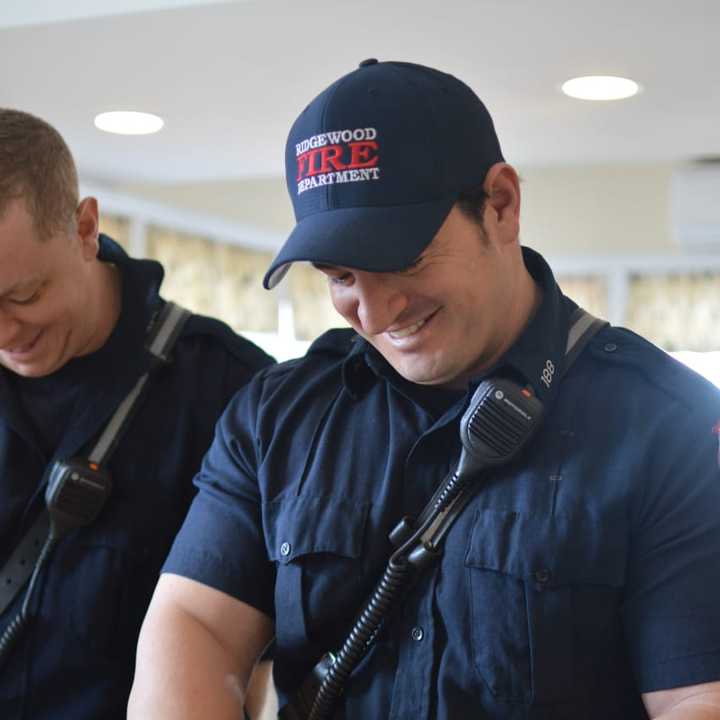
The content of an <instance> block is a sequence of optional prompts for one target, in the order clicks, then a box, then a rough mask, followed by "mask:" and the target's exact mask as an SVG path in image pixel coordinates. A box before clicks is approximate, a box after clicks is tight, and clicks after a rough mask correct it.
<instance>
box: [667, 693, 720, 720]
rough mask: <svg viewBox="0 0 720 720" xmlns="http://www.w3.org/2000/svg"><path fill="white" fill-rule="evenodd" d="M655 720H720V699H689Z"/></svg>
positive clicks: (714, 697)
mask: <svg viewBox="0 0 720 720" xmlns="http://www.w3.org/2000/svg"><path fill="white" fill-rule="evenodd" d="M653 720H720V698H718V697H716V696H713V697H709V698H702V697H696V698H688V699H687V700H685V701H683V702H680V703H678V704H677V705H675V707H673V708H672V709H670V710H668V711H666V712H664V713H663V714H662V715H657V716H655V717H654V718H653Z"/></svg>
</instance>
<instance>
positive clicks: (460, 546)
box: [164, 250, 720, 720]
mask: <svg viewBox="0 0 720 720" xmlns="http://www.w3.org/2000/svg"><path fill="white" fill-rule="evenodd" d="M525 258H526V263H527V265H528V267H529V269H530V271H531V272H532V274H533V275H534V276H535V277H536V279H537V280H538V281H539V282H540V283H541V285H542V287H543V289H544V299H543V303H542V305H541V307H540V308H539V310H538V312H537V313H536V315H535V316H534V318H533V319H532V320H531V322H530V323H529V325H528V326H527V328H526V330H525V331H524V333H523V334H522V335H521V337H520V338H519V339H518V341H517V343H516V344H515V345H514V346H513V347H512V348H511V349H510V350H509V352H508V353H507V355H506V356H505V357H504V358H503V359H502V360H501V361H500V362H499V363H498V365H497V367H496V368H494V369H493V370H492V373H488V374H494V373H496V374H510V375H513V376H515V377H518V376H520V377H522V378H524V379H525V380H526V381H527V382H529V383H530V384H531V385H532V386H533V388H534V389H535V391H536V392H537V394H538V396H539V397H540V399H541V400H542V401H543V403H544V405H545V409H546V417H545V420H544V424H543V426H542V428H541V430H540V432H539V433H538V434H537V435H536V436H535V437H534V439H533V440H532V441H531V444H530V446H529V448H528V450H527V452H526V453H524V454H523V455H522V456H521V457H519V458H517V459H516V460H515V461H513V463H512V464H511V465H509V466H507V467H504V468H502V469H500V470H498V471H497V472H496V473H495V474H494V475H493V477H492V478H491V479H490V480H489V481H488V482H486V483H485V484H484V486H483V488H482V490H481V491H480V492H479V494H478V495H477V496H476V497H475V498H474V499H473V500H472V501H471V502H470V504H469V505H468V507H467V508H466V509H465V511H464V513H463V514H462V516H461V517H460V518H459V519H458V520H457V522H456V523H455V525H453V527H452V529H451V531H450V532H449V534H448V537H447V542H446V549H445V554H444V556H443V558H442V560H441V562H439V563H438V564H437V565H436V566H435V567H432V568H431V569H430V570H428V571H427V572H426V574H425V575H424V576H423V577H422V579H421V580H420V582H419V583H418V585H417V586H416V587H415V589H414V590H413V592H412V593H411V595H410V596H409V597H408V598H407V599H406V600H405V601H404V602H403V603H402V607H401V608H400V609H399V611H398V612H397V613H396V614H395V615H394V616H393V619H392V621H391V622H390V623H389V624H388V625H387V626H386V627H385V628H384V629H383V630H382V632H381V633H380V635H379V638H378V642H377V643H376V645H375V646H374V647H373V648H372V650H371V651H370V653H369V655H368V656H367V658H366V659H365V660H364V661H363V662H362V664H361V665H360V666H359V667H358V668H357V670H356V671H355V673H354V674H353V676H352V678H351V681H350V684H349V686H348V688H347V690H346V693H345V695H344V696H343V698H342V699H341V701H340V704H339V706H338V708H337V712H336V714H335V715H333V717H335V718H348V719H352V720H361V719H362V720H367V718H390V719H391V720H399V719H400V718H402V719H403V720H405V719H407V718H411V717H412V718H417V720H421V719H422V720H426V719H430V718H433V719H434V718H437V719H438V720H463V719H465V720H484V719H486V718H487V719H492V720H515V719H520V718H532V719H534V720H536V719H538V718H540V719H544V720H563V719H568V720H570V719H572V720H578V718H583V720H586V719H591V720H593V719H597V720H600V719H602V720H607V718H623V719H624V720H628V719H633V720H634V719H638V720H639V719H640V718H646V717H647V715H646V713H645V710H644V707H643V705H642V702H641V697H640V693H642V692H648V691H653V690H658V689H662V688H670V687H675V686H683V685H690V684H695V683H701V682H705V681H710V680H717V679H720V603H718V601H717V599H718V597H719V596H720V511H719V508H720V469H719V468H718V460H717V438H716V437H714V435H713V433H712V427H713V425H714V424H715V422H717V420H718V418H720V393H719V392H718V390H717V389H716V388H714V387H713V386H711V385H710V384H709V383H707V382H705V381H704V380H703V379H701V378H700V377H699V376H697V375H696V374H694V373H693V372H691V371H690V370H688V369H687V368H685V367H684V366H682V365H680V364H679V363H677V362H676V361H674V360H673V359H672V358H670V357H669V356H668V355H666V354H665V353H663V352H662V351H660V350H658V349H657V348H655V347H654V346H652V345H651V344H649V343H648V342H646V341H645V340H643V339H642V338H640V337H638V336H637V335H635V334H633V333H631V332H629V331H627V330H624V329H620V328H612V327H608V328H606V329H604V330H602V331H601V332H600V333H599V334H598V335H597V336H596V337H595V338H594V340H593V341H592V342H591V343H590V345H589V346H588V347H587V348H586V350H585V351H584V352H583V353H582V354H581V355H580V357H579V358H578V359H577V361H576V363H575V364H574V365H573V366H572V368H570V370H569V372H568V374H567V375H566V376H565V377H564V379H563V380H562V381H559V380H558V378H559V376H560V371H559V368H560V366H561V363H562V357H563V354H564V349H565V343H566V337H567V327H568V319H569V317H570V314H571V312H572V311H573V309H574V308H575V305H574V303H572V301H570V300H568V299H567V298H565V297H564V296H562V294H561V293H560V291H559V289H558V288H557V286H556V284H555V281H554V280H553V277H552V274H551V272H550V269H549V268H548V267H547V265H546V264H545V263H544V261H543V260H542V258H541V257H540V256H539V255H537V254H535V253H533V252H531V251H529V250H526V251H525ZM479 311H480V312H481V309H479ZM548 363H550V364H551V365H552V367H554V368H555V372H554V374H553V378H554V380H553V381H552V382H551V383H550V387H549V388H548V387H545V385H544V384H543V383H542V381H541V380H540V378H541V376H542V373H543V370H544V369H546V368H548V367H550V365H549V364H548ZM546 377H547V376H546ZM479 380H480V378H478V379H476V380H475V381H474V382H473V383H472V386H471V388H470V389H469V392H468V395H469V393H471V392H472V390H473V388H474V386H475V385H476V384H477V382H479ZM423 397H424V394H423V390H422V388H419V387H411V386H410V384H409V383H406V382H405V381H402V379H401V378H399V377H398V376H397V374H396V373H394V371H392V370H391V369H390V368H389V367H388V366H387V364H386V363H385V361H384V360H383V359H382V358H381V357H380V356H379V355H378V353H377V352H376V351H374V350H373V349H372V348H371V347H369V346H368V345H367V344H366V343H365V342H364V341H362V340H360V339H358V338H357V337H356V336H353V334H352V332H351V331H344V330H343V331H332V332H330V333H329V334H326V335H325V336H323V337H322V338H320V339H319V340H318V341H317V342H316V343H315V345H314V346H313V348H311V350H310V352H309V353H308V354H307V356H306V357H305V358H303V359H299V360H295V361H291V362H289V363H283V364H280V365H277V366H275V367H272V368H268V369H266V370H263V371H262V372H261V373H259V375H258V376H257V377H256V378H255V379H254V380H253V381H252V382H251V383H250V384H249V385H248V386H247V388H246V389H245V390H244V391H243V392H241V393H240V394H239V395H238V396H237V397H236V398H235V399H234V400H233V401H232V403H231V404H230V405H229V407H228V409H227V411H226V412H225V414H224V416H223V418H222V420H221V422H220V423H219V425H218V428H217V433H216V437H215V440H214V443H213V445H212V447H211V449H210V451H209V452H208V454H207V456H206V458H205V460H204V462H203V468H202V471H201V472H200V474H199V475H198V477H197V479H196V483H197V485H198V487H199V489H200V491H199V493H198V495H197V497H196V498H195V500H194V502H193V504H192V507H191V510H190V512H189V514H188V517H187V519H186V521H185V523H184V525H183V528H182V530H181V531H180V533H179V535H178V537H177V539H176V541H175V544H174V546H173V549H172V551H171V553H170V555H169V558H168V561H167V563H166V565H165V568H164V569H165V571H171V572H174V573H179V574H182V575H186V576H189V577H192V578H195V579H197V580H199V581H201V582H204V583H206V584H208V585H211V586H213V587H216V588H218V589H220V590H222V591H224V592H226V593H229V594H231V595H233V596H235V597H237V598H239V599H241V600H243V601H244V602H246V603H249V604H251V605H253V606H255V607H257V608H259V609H260V610H261V611H263V612H264V613H266V614H267V615H268V616H270V617H272V618H274V620H275V626H276V633H277V637H276V647H275V656H274V657H275V679H276V683H277V686H278V689H279V692H280V695H281V702H283V701H284V698H285V697H287V696H288V694H290V693H292V692H293V691H294V690H295V689H296V688H297V687H298V685H299V683H300V682H301V681H302V679H303V678H304V677H305V676H306V674H307V673H308V672H309V671H310V669H311V668H312V666H313V665H314V663H315V662H316V661H317V660H318V658H319V657H320V656H321V655H322V654H323V653H324V652H325V651H327V650H329V649H337V648H338V647H339V645H340V643H341V642H342V640H343V639H344V637H345V635H346V633H347V632H348V629H349V627H350V626H351V623H352V622H353V620H354V618H355V615H356V612H357V611H358V609H359V607H360V604H361V602H362V600H363V599H364V598H366V597H367V596H368V594H369V593H370V591H371V589H372V588H373V587H374V584H375V582H376V581H377V579H378V578H379V577H380V575H381V573H382V570H383V568H384V565H385V561H386V558H387V557H388V555H389V553H390V551H391V547H390V544H389V542H388V540H387V537H388V533H389V531H390V530H391V528H392V527H393V526H394V525H395V524H396V523H397V521H398V520H399V518H400V517H401V516H403V515H404V514H410V515H415V514H417V513H418V512H419V511H420V510H421V509H422V507H423V506H424V504H425V502H426V500H427V499H428V498H429V497H430V495H431V493H432V491H433V490H434V488H435V487H436V486H437V484H438V483H439V482H440V481H441V480H442V478H443V477H445V475H446V473H447V472H448V470H449V469H450V468H451V466H452V465H453V464H454V462H455V461H456V459H457V457H458V455H459V439H458V424H459V417H460V415H461V413H462V411H463V409H464V407H465V405H466V402H467V397H468V396H464V397H462V398H458V399H457V400H456V399H455V398H454V397H453V396H452V394H448V395H446V396H445V397H444V398H443V397H442V396H438V395H433V396H432V397H431V398H430V402H423ZM438 401H440V403H439V404H438ZM443 402H444V407H445V410H444V412H443V411H442V407H443ZM425 408H428V409H427V410H426V409H425Z"/></svg>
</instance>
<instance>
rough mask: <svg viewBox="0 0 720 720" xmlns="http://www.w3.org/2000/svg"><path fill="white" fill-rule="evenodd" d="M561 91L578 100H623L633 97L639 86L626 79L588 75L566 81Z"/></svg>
mask: <svg viewBox="0 0 720 720" xmlns="http://www.w3.org/2000/svg"><path fill="white" fill-rule="evenodd" d="M561 90H562V91H563V92H564V93H565V94H566V95H569V96H570V97H573V98H577V99H578V100H623V99H624V98H629V97H632V96H633V95H635V94H636V93H637V92H638V91H639V90H640V86H639V85H638V84H637V83H636V82H635V81H634V80H629V79H628V78H622V77H613V76H612V75H588V76H586V77H576V78H572V80H567V81H566V82H564V83H563V84H562V87H561Z"/></svg>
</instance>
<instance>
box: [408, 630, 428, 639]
mask: <svg viewBox="0 0 720 720" xmlns="http://www.w3.org/2000/svg"><path fill="white" fill-rule="evenodd" d="M410 637H411V638H412V639H413V640H414V641H415V642H420V641H421V640H422V639H423V638H424V637H425V633H424V632H423V629H422V628H421V627H414V628H413V629H412V632H411V633H410Z"/></svg>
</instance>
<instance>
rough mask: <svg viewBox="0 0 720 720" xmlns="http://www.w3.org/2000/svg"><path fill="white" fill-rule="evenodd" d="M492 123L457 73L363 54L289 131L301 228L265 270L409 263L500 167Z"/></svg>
mask: <svg viewBox="0 0 720 720" xmlns="http://www.w3.org/2000/svg"><path fill="white" fill-rule="evenodd" d="M502 161H503V156H502V152H501V150H500V143H499V142H498V139H497V135H496V134H495V128H494V126H493V122H492V118H491V117H490V114H489V113H488V111H487V109H486V108H485V106H484V105H483V103H482V102H481V100H480V99H479V98H478V97H477V95H475V93H474V92H473V91H472V90H471V89H470V88H469V87H468V86H467V85H465V83H463V82H461V81H460V80H458V79H457V78H455V77H453V76H452V75H448V74H446V73H443V72H440V71H439V70H434V69H432V68H429V67H424V66H423V65H415V64H412V63H405V62H378V61H377V60H365V61H363V62H362V63H360V66H359V67H358V68H357V69H356V70H354V71H353V72H351V73H349V74H347V75H345V76H344V77H342V78H340V79H339V80H337V81H336V82H334V83H333V84H332V85H330V87H328V88H327V89H326V90H324V91H323V92H322V93H320V95H318V96H317V97H316V98H315V99H314V100H313V101H312V102H311V103H310V104H309V105H308V106H307V107H306V108H305V110H303V112H302V113H301V115H300V117H298V119H297V120H296V121H295V124H294V125H293V126H292V128H291V130H290V134H289V136H288V140H287V145H286V148H285V172H286V180H287V186H288V192H289V193H290V197H291V198H292V202H293V208H294V210H295V219H296V221H297V225H296V226H295V229H294V230H293V231H292V233H291V234H290V236H289V237H288V239H287V240H286V242H285V244H284V245H283V247H282V248H281V250H280V252H279V253H278V255H277V257H276V258H275V259H274V260H273V262H272V264H271V266H270V269H269V270H268V271H267V273H266V275H265V278H264V280H263V284H264V286H265V287H266V288H268V289H270V288H272V287H274V286H275V285H277V284H278V283H279V282H280V281H281V280H282V278H283V277H284V276H285V273H286V272H287V271H288V269H289V268H290V265H291V264H292V263H293V262H295V261H300V260H307V261H311V262H316V263H322V264H327V265H339V266H344V267H350V268H355V269H358V270H367V271H371V272H390V271H393V270H401V269H402V268H405V267H407V266H408V265H410V264H411V263H412V262H413V261H414V260H415V259H416V258H417V257H418V256H419V255H420V253H422V251H423V250H424V249H425V247H426V246H427V245H428V244H429V243H430V242H431V241H432V239H433V238H434V237H435V234H436V233H437V231H438V230H439V229H440V226H441V225H442V224H443V222H444V220H445V218H446V217H447V215H448V213H449V212H450V210H451V209H452V206H453V205H454V204H455V202H456V201H457V198H458V195H459V194H460V193H461V192H463V191H465V190H472V189H476V188H478V187H480V186H481V185H482V183H483V181H484V180H485V175H486V174H487V171H488V170H489V168H490V167H491V166H492V165H494V164H495V163H497V162H502Z"/></svg>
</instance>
